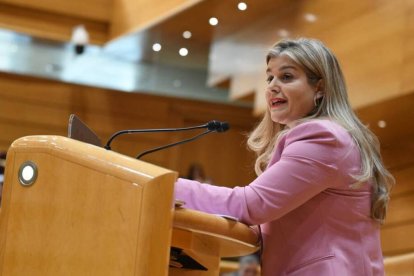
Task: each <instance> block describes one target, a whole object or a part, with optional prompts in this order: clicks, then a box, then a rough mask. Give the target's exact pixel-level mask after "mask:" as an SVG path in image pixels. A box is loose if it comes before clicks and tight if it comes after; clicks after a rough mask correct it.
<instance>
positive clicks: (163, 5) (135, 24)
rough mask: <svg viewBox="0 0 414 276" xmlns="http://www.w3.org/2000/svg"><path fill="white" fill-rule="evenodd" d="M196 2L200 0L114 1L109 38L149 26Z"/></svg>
mask: <svg viewBox="0 0 414 276" xmlns="http://www.w3.org/2000/svg"><path fill="white" fill-rule="evenodd" d="M197 2H200V0H152V1H151V2H150V1H148V0H139V1H133V0H119V1H114V2H113V13H112V20H111V30H110V38H111V39H115V38H118V37H120V36H122V35H126V34H129V33H131V32H132V31H141V30H144V29H146V28H149V27H151V26H153V25H155V24H157V23H160V22H162V21H163V20H165V19H167V18H168V17H170V16H173V15H174V14H176V13H178V12H180V11H182V10H185V9H187V8H189V7H191V6H192V5H194V4H196V3H197Z"/></svg>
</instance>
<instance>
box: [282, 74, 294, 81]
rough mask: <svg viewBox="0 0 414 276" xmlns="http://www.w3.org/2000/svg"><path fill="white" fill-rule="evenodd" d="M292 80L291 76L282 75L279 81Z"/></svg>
mask: <svg viewBox="0 0 414 276" xmlns="http://www.w3.org/2000/svg"><path fill="white" fill-rule="evenodd" d="M292 78H293V76H292V75H291V74H283V75H282V78H281V79H282V80H285V81H287V80H290V79H292Z"/></svg>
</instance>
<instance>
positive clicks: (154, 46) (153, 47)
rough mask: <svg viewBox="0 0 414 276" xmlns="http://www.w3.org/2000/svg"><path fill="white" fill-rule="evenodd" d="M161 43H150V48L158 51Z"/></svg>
mask: <svg viewBox="0 0 414 276" xmlns="http://www.w3.org/2000/svg"><path fill="white" fill-rule="evenodd" d="M161 48H162V47H161V44H159V43H154V44H153V45H152V50H154V51H155V52H159V51H161Z"/></svg>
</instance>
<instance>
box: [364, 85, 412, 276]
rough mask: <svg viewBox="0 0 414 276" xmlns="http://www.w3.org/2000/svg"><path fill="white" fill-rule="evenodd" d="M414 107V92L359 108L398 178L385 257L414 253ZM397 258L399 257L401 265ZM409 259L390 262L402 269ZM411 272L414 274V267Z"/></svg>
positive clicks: (384, 238) (388, 221)
mask: <svg viewBox="0 0 414 276" xmlns="http://www.w3.org/2000/svg"><path fill="white" fill-rule="evenodd" d="M413 106H414V93H411V94H408V95H404V96H400V97H397V98H394V99H392V100H388V101H384V102H382V103H379V104H376V105H372V106H369V107H365V108H361V109H359V110H358V115H359V117H360V118H361V119H362V120H363V121H364V122H365V123H367V124H369V125H370V128H371V129H372V130H373V131H374V132H375V133H376V134H377V135H378V137H379V139H380V141H381V151H382V156H383V159H384V162H385V164H386V166H387V167H388V168H389V169H390V171H391V173H392V174H393V175H394V177H395V179H396V186H395V188H394V189H393V191H392V194H391V201H390V206H389V211H388V216H387V219H386V222H385V224H384V226H383V227H382V233H381V235H382V248H383V251H384V255H385V256H398V255H401V254H406V253H410V252H414V239H413V238H412V237H413V234H414V129H413V128H412V125H413V123H412V122H413V120H414V109H413ZM380 120H382V121H384V122H385V123H386V127H384V128H381V127H379V126H378V122H379V121H380ZM393 260H398V262H397V263H398V264H397V263H396V264H394V261H393ZM405 260H408V261H410V262H412V259H411V260H409V259H407V258H393V259H390V261H389V262H390V263H391V264H392V267H395V268H396V269H399V267H400V265H403V262H404V261H405ZM410 272H411V273H414V267H413V268H412V270H411V271H410ZM390 275H396V274H390ZM398 275H399V274H398ZM404 275H413V274H404Z"/></svg>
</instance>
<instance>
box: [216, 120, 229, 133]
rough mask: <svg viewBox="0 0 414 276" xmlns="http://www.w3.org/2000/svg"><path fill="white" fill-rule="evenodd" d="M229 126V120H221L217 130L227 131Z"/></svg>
mask: <svg viewBox="0 0 414 276" xmlns="http://www.w3.org/2000/svg"><path fill="white" fill-rule="evenodd" d="M229 128H230V125H229V123H227V122H221V123H220V127H219V128H217V132H225V131H227V130H229Z"/></svg>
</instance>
